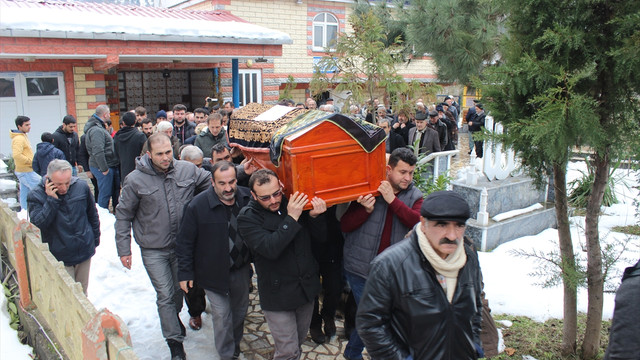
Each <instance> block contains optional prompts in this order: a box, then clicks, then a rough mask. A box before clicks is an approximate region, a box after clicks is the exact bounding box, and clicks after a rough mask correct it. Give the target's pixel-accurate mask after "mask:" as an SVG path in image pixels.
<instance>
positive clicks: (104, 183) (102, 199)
mask: <svg viewBox="0 0 640 360" xmlns="http://www.w3.org/2000/svg"><path fill="white" fill-rule="evenodd" d="M89 169H90V170H91V173H92V174H93V176H94V177H95V178H96V180H97V181H98V206H100V207H101V208H105V209H108V208H109V199H110V198H111V195H113V194H114V191H113V190H114V186H113V184H114V183H117V184H120V170H119V169H118V168H117V167H111V168H109V172H108V173H107V175H104V174H103V173H102V171H100V169H98V168H96V167H93V166H91V167H89ZM113 205H114V208H115V205H116V203H114V204H113Z"/></svg>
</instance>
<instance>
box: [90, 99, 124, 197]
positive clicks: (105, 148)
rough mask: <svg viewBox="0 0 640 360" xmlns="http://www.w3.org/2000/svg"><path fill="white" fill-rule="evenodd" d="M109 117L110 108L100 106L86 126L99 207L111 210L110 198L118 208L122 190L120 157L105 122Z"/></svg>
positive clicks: (91, 168)
mask: <svg viewBox="0 0 640 360" xmlns="http://www.w3.org/2000/svg"><path fill="white" fill-rule="evenodd" d="M109 116H110V114H109V106H107V105H100V106H98V107H97V108H96V113H95V114H93V115H92V116H91V117H90V118H89V120H88V121H87V124H86V125H85V126H84V134H85V142H86V145H87V152H88V153H89V169H90V170H91V174H92V175H93V176H95V178H96V180H98V205H99V206H100V207H101V208H105V209H108V208H109V198H111V197H112V195H113V201H114V203H113V207H114V208H115V207H116V202H117V199H118V194H117V189H120V168H119V167H118V164H119V162H118V157H117V156H116V153H115V150H114V148H113V139H112V138H111V135H110V134H109V132H108V131H107V129H106V128H105V120H107V119H109ZM114 190H116V192H115V193H114Z"/></svg>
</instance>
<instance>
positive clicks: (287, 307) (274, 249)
mask: <svg viewBox="0 0 640 360" xmlns="http://www.w3.org/2000/svg"><path fill="white" fill-rule="evenodd" d="M287 203H288V202H287V200H286V198H285V197H284V196H283V197H282V203H281V205H280V210H279V211H278V212H272V211H269V210H266V209H264V208H263V207H262V205H260V204H259V203H258V202H257V201H256V200H251V201H250V202H249V204H248V205H247V206H245V207H244V208H243V209H242V210H241V211H240V215H239V216H238V230H239V231H240V235H242V238H243V239H244V241H245V243H246V244H247V246H249V249H251V253H252V255H253V261H254V264H255V267H256V272H257V274H258V292H259V294H260V306H261V307H262V309H264V310H268V311H292V310H295V309H297V308H298V307H300V306H302V305H304V304H307V303H309V302H311V301H313V300H314V298H315V297H316V295H318V293H319V292H320V275H319V268H318V263H317V262H316V260H315V259H314V257H313V254H312V252H311V241H318V242H322V241H325V240H326V236H327V235H326V225H325V223H326V221H325V217H324V216H325V215H324V214H322V215H320V216H318V217H317V218H315V219H314V218H311V217H310V216H309V212H304V213H302V215H301V216H300V218H299V219H298V221H295V220H294V219H293V218H292V217H291V216H289V215H287Z"/></svg>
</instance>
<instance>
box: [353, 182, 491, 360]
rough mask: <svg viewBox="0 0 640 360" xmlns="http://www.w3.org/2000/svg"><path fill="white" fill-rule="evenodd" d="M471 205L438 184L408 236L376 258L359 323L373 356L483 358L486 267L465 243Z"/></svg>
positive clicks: (364, 340) (384, 357)
mask: <svg viewBox="0 0 640 360" xmlns="http://www.w3.org/2000/svg"><path fill="white" fill-rule="evenodd" d="M469 212H470V211H469V205H468V204H467V202H466V200H465V199H464V198H463V197H462V196H460V195H459V194H458V193H455V192H452V191H438V192H435V193H432V194H431V195H429V196H427V198H426V199H425V200H424V202H423V204H422V207H421V208H420V222H419V223H418V224H416V226H415V227H414V230H413V232H412V233H411V234H410V236H409V237H408V238H407V239H404V240H403V241H402V242H400V243H398V244H397V245H395V246H393V247H391V248H389V249H388V250H387V251H385V252H384V253H382V254H380V255H379V256H378V257H376V258H375V260H374V261H373V262H372V264H371V270H370V272H369V278H368V280H367V283H366V285H365V288H364V292H363V294H362V299H361V300H360V303H359V304H358V314H357V317H356V324H357V328H358V334H360V337H361V338H362V341H363V342H364V344H365V346H366V348H367V351H368V352H369V355H371V358H373V359H398V360H401V359H402V360H404V359H407V358H409V356H411V358H413V359H416V360H418V359H456V360H465V359H477V358H479V357H483V356H484V355H483V352H482V343H481V341H480V328H481V321H482V315H481V314H482V301H481V291H482V289H481V287H482V285H481V284H482V274H481V272H480V266H479V263H478V257H477V255H476V254H475V252H474V251H473V250H472V249H471V247H469V246H467V245H465V244H464V239H463V236H464V231H465V227H466V225H465V223H466V221H467V219H468V218H469Z"/></svg>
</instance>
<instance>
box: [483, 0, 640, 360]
mask: <svg viewBox="0 0 640 360" xmlns="http://www.w3.org/2000/svg"><path fill="white" fill-rule="evenodd" d="M502 6H503V8H502V10H503V11H504V12H505V14H507V16H506V19H507V21H506V23H505V35H504V37H503V40H502V42H501V44H502V46H501V47H500V53H501V57H502V59H501V61H500V63H498V64H496V65H495V66H492V67H490V68H488V69H486V71H485V73H484V75H485V78H484V79H483V83H484V86H482V89H483V91H484V95H485V97H486V98H487V99H486V100H487V102H489V103H490V104H489V108H490V109H491V111H492V114H493V115H494V117H495V118H496V120H497V121H501V122H502V123H503V124H504V125H505V127H506V128H507V132H508V133H507V135H506V136H505V137H504V138H503V141H505V142H506V143H508V144H510V145H512V146H513V147H514V148H515V149H516V151H518V153H519V155H520V157H521V158H522V159H523V162H524V164H525V165H526V166H528V167H529V168H530V169H544V168H545V167H546V168H548V167H549V165H550V166H551V167H552V169H553V175H554V179H555V184H554V186H555V189H556V191H557V193H556V196H557V198H556V210H557V211H558V212H565V211H566V184H565V183H564V174H563V173H564V171H565V169H566V160H567V159H568V155H569V150H570V148H571V147H572V146H574V145H577V146H585V145H586V146H589V147H590V148H591V149H592V150H593V151H594V153H593V156H592V162H593V165H594V168H595V180H594V183H593V185H592V189H591V194H590V197H589V201H588V205H587V211H586V220H585V235H586V239H587V287H588V312H587V326H586V330H585V336H584V342H583V344H582V358H583V359H592V358H594V357H596V356H597V355H598V348H599V345H600V330H601V329H600V328H601V324H602V305H603V303H602V295H603V286H604V281H603V274H602V271H603V270H602V249H601V246H600V239H599V232H598V221H599V214H600V207H601V204H602V198H603V194H604V189H605V187H606V184H607V182H608V178H609V173H610V172H609V170H610V167H611V162H612V161H616V159H620V158H621V157H622V156H625V155H626V154H629V153H630V152H635V153H636V154H637V153H638V152H640V148H639V147H637V144H638V142H637V141H638V140H637V139H638V137H639V135H640V134H639V133H638V119H640V117H639V116H638V115H639V111H638V99H637V94H638V91H639V90H640V81H638V80H639V76H638V74H637V71H638V70H639V69H640V67H639V66H638V65H639V63H638V58H637V54H638V47H637V45H638V34H639V31H640V22H639V21H637V19H638V15H639V14H640V2H638V1H632V0H626V1H615V2H611V1H605V0H575V1H566V0H563V1H558V0H554V1H550V0H543V1H540V0H504V1H503V2H502ZM633 19H635V21H634V20H633ZM560 175H561V176H560ZM559 182H562V184H559ZM562 187H564V189H563V188H562ZM558 195H560V196H559V198H560V200H562V202H564V203H565V204H564V205H563V206H560V207H559V204H558V200H559V199H558ZM558 215H559V218H558V220H559V231H560V235H561V237H562V233H563V232H564V231H566V229H563V228H564V227H565V224H562V223H561V222H560V220H561V218H560V216H562V218H564V217H565V215H564V214H558ZM563 221H564V220H563ZM567 245H568V243H567V244H564V246H565V247H566V246H567ZM561 255H562V257H563V261H566V265H569V268H565V269H563V271H565V272H566V271H567V270H569V271H571V270H572V269H575V266H571V264H570V263H571V262H572V258H571V256H572V254H569V249H568V248H565V249H563V244H562V243H561ZM569 275H570V274H569ZM569 279H570V277H569ZM565 282H566V278H565ZM568 284H569V285H571V283H570V282H569V283H568ZM566 290H567V284H565V321H566V320H567V319H566V316H567V315H568V314H567V308H566V306H569V305H570V306H572V307H573V306H574V305H573V301H574V300H573V299H571V298H567V291H566ZM571 291H574V290H573V289H571ZM569 302H571V304H569ZM572 311H573V310H572ZM572 316H573V315H572ZM570 325H571V327H574V326H575V325H574V324H573V319H571V324H570ZM565 330H567V329H565ZM571 330H573V329H571ZM564 335H565V337H564V338H563V340H564V342H563V350H564V351H565V352H570V351H572V350H573V349H574V348H575V345H574V344H575V340H574V338H575V337H574V335H572V334H571V335H570V334H567V333H565V334H564ZM569 335H570V336H569ZM571 338H573V341H571V340H572V339H571Z"/></svg>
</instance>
